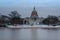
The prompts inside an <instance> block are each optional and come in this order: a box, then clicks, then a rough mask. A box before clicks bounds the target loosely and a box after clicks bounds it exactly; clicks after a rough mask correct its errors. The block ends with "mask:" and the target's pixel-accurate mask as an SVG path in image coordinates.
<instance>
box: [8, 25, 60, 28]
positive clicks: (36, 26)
mask: <svg viewBox="0 0 60 40" xmlns="http://www.w3.org/2000/svg"><path fill="white" fill-rule="evenodd" d="M33 27H34V28H60V25H58V26H51V25H49V26H48V25H16V26H13V25H8V28H33Z"/></svg>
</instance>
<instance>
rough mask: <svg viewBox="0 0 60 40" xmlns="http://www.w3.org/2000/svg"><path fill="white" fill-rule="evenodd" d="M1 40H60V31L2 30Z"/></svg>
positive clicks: (0, 31)
mask: <svg viewBox="0 0 60 40" xmlns="http://www.w3.org/2000/svg"><path fill="white" fill-rule="evenodd" d="M0 40H60V29H57V30H52V29H50V30H47V29H7V28H5V29H0Z"/></svg>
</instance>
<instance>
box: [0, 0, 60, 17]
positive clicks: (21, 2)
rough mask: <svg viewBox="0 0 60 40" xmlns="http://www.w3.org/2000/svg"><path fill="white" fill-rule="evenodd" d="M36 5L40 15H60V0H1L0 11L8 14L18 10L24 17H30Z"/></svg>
mask: <svg viewBox="0 0 60 40" xmlns="http://www.w3.org/2000/svg"><path fill="white" fill-rule="evenodd" d="M34 6H35V8H36V11H37V12H38V15H39V17H46V16H47V15H56V16H60V0H0V13H2V14H4V15H8V14H9V13H11V11H13V10H16V11H18V13H20V14H21V16H22V17H29V16H30V15H31V12H32V10H33V7H34Z"/></svg>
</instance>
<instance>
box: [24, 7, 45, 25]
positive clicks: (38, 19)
mask: <svg viewBox="0 0 60 40" xmlns="http://www.w3.org/2000/svg"><path fill="white" fill-rule="evenodd" d="M43 20H44V18H42V17H39V16H38V13H37V11H36V9H35V7H34V9H33V11H32V13H31V16H30V17H26V18H24V22H25V24H41V23H42V21H43Z"/></svg>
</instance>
